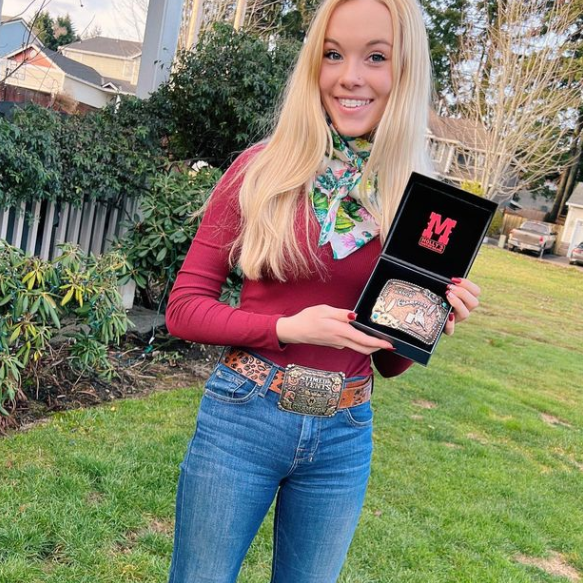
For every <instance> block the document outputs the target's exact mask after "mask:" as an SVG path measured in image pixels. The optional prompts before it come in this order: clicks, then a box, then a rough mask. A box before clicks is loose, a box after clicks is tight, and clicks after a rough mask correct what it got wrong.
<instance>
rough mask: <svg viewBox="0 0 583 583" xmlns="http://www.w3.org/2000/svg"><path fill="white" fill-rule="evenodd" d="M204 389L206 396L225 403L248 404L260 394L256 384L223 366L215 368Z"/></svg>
mask: <svg viewBox="0 0 583 583" xmlns="http://www.w3.org/2000/svg"><path fill="white" fill-rule="evenodd" d="M204 388H205V394H206V395H208V396H209V397H212V398H213V399H216V400H217V401H222V402H224V403H247V402H248V401H250V400H251V399H252V398H253V397H254V396H255V395H256V394H257V393H258V392H259V385H258V384H257V383H256V382H254V381H252V380H249V379H248V378H246V377H244V376H243V375H240V374H239V373H238V372H235V371H233V370H231V369H230V368H228V367H226V366H225V365H223V364H219V365H218V366H217V367H216V368H215V370H214V371H213V373H212V374H211V376H210V377H209V379H208V380H207V382H206V384H205V386H204Z"/></svg>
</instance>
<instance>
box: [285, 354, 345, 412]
mask: <svg viewBox="0 0 583 583" xmlns="http://www.w3.org/2000/svg"><path fill="white" fill-rule="evenodd" d="M343 388H344V373H342V372H328V371H324V370H318V369H315V368H306V367H304V366H298V365H296V364H289V365H288V366H287V367H286V369H285V371H284V375H283V384H282V387H281V394H280V396H279V402H278V403H277V406H278V407H279V408H280V409H282V410H284V411H290V412H292V413H298V414H300V415H314V416H317V417H333V416H334V415H335V414H336V411H337V410H338V405H339V404H340V396H341V395H342V389H343Z"/></svg>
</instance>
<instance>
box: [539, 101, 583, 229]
mask: <svg viewBox="0 0 583 583" xmlns="http://www.w3.org/2000/svg"><path fill="white" fill-rule="evenodd" d="M582 131H583V107H582V108H581V109H579V119H578V121H577V127H576V128H575V132H574V133H573V145H572V146H571V151H570V153H569V154H570V156H571V157H572V164H570V165H569V166H568V167H567V168H565V170H563V173H562V174H561V181H560V182H559V187H558V189H557V194H556V196H555V202H554V203H553V208H552V209H551V211H550V212H549V213H548V214H547V216H546V217H545V220H546V221H548V222H549V223H554V222H555V221H556V220H557V218H558V217H559V216H560V215H561V213H562V212H563V209H564V208H565V204H566V203H567V201H568V200H569V197H570V196H571V194H572V193H573V190H574V189H575V179H576V178H577V174H578V172H579V165H580V163H581V156H582V154H583V143H582V140H581V137H582V136H581V133H582Z"/></svg>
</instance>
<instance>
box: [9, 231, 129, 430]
mask: <svg viewBox="0 0 583 583" xmlns="http://www.w3.org/2000/svg"><path fill="white" fill-rule="evenodd" d="M61 251H62V252H61V255H60V256H59V257H57V258H56V259H55V260H54V261H52V262H49V261H44V260H42V259H39V258H35V257H27V256H25V254H24V253H23V252H22V251H21V250H20V249H17V248H15V247H12V246H10V245H8V244H7V243H6V242H4V241H0V413H1V414H2V415H5V416H6V415H8V414H9V409H10V407H11V406H13V405H14V401H15V400H16V399H17V397H18V396H19V395H20V396H22V397H24V396H25V395H24V392H23V388H22V387H23V383H22V380H23V377H26V376H29V375H34V370H33V369H38V367H39V366H42V365H43V361H44V360H45V359H47V357H48V355H49V354H50V350H51V347H50V342H51V340H52V339H54V337H55V335H56V334H57V333H58V332H59V331H60V330H61V327H62V324H63V321H64V320H66V321H67V322H68V323H70V324H73V325H74V327H75V328H76V329H79V327H81V330H80V331H77V332H76V334H75V335H74V337H72V340H74V341H75V342H76V346H75V348H74V349H73V350H72V356H71V359H70V362H69V364H70V365H72V366H73V367H75V368H76V369H77V370H79V372H80V373H97V374H100V375H102V376H105V377H111V374H112V368H111V366H110V364H109V362H108V360H107V355H106V353H105V347H106V345H107V344H110V343H117V342H119V340H120V337H121V335H122V334H124V333H125V332H126V330H127V325H128V319H127V316H126V313H125V310H124V309H123V305H122V300H121V296H120V295H119V292H118V290H117V285H118V276H119V273H120V271H121V269H122V267H123V266H124V263H125V260H124V259H123V257H122V256H121V255H120V254H119V253H117V252H112V253H109V254H106V255H103V256H101V257H99V258H96V257H95V256H93V255H86V254H85V253H84V252H83V251H81V250H80V249H79V248H78V247H76V246H74V245H70V244H67V245H63V246H62V247H61ZM2 425H3V422H2V419H0V428H1V427H2Z"/></svg>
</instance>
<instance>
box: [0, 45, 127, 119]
mask: <svg viewBox="0 0 583 583" xmlns="http://www.w3.org/2000/svg"><path fill="white" fill-rule="evenodd" d="M0 66H1V67H2V68H5V69H9V70H11V71H12V74H11V75H10V76H9V77H8V78H7V79H6V81H5V83H4V86H3V87H2V88H1V89H0V99H2V100H3V101H16V102H22V101H34V102H36V103H39V104H41V105H43V106H45V107H50V106H52V105H53V104H54V103H55V99H57V98H62V97H63V96H65V98H66V99H69V100H70V101H72V102H76V103H78V104H79V109H80V110H81V111H83V110H89V109H98V108H101V107H104V106H105V105H107V104H108V103H110V102H111V101H113V100H115V99H116V98H117V95H118V94H119V93H126V91H125V90H124V89H123V87H121V84H120V85H115V84H113V83H112V82H111V80H109V79H104V78H103V76H102V75H100V74H99V73H98V72H97V71H96V70H95V69H93V68H92V67H89V66H88V65H84V64H82V63H78V62H77V61H73V60H72V59H69V58H68V57H65V56H64V55H62V54H61V53H59V52H55V51H51V50H50V49H47V48H41V47H38V46H36V45H28V46H27V47H24V48H20V49H17V50H16V51H14V52H13V53H11V54H8V55H6V56H5V57H4V58H3V59H0Z"/></svg>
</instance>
